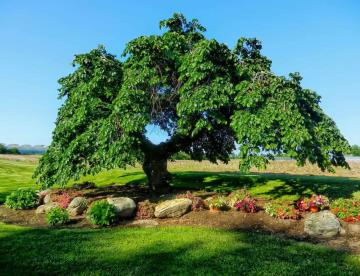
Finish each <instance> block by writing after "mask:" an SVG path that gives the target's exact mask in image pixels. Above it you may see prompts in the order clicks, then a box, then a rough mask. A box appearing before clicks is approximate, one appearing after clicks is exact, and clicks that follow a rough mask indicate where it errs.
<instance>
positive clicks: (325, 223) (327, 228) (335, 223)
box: [304, 211, 341, 238]
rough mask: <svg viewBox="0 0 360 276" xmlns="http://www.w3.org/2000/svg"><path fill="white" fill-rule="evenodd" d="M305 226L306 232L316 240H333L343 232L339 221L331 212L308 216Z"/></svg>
mask: <svg viewBox="0 0 360 276" xmlns="http://www.w3.org/2000/svg"><path fill="white" fill-rule="evenodd" d="M304 224H305V226H304V232H305V233H306V234H308V235H309V236H312V237H316V238H331V237H334V236H336V235H337V234H339V232H340V230H341V225H340V222H339V220H338V219H337V217H336V216H335V215H334V214H333V213H331V212H330V211H321V212H318V213H311V214H308V215H307V216H306V217H305V222H304Z"/></svg>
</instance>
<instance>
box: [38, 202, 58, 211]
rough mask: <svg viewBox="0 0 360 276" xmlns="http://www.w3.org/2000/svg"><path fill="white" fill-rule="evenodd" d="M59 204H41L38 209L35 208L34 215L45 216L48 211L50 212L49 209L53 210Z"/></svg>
mask: <svg viewBox="0 0 360 276" xmlns="http://www.w3.org/2000/svg"><path fill="white" fill-rule="evenodd" d="M58 206H59V204H58V203H56V202H49V203H47V204H43V205H40V206H39V207H37V208H36V210H35V213H36V214H45V213H47V212H48V211H50V210H51V209H54V208H55V207H58Z"/></svg>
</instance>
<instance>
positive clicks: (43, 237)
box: [0, 225, 360, 275]
mask: <svg viewBox="0 0 360 276" xmlns="http://www.w3.org/2000/svg"><path fill="white" fill-rule="evenodd" d="M0 227H1V228H0V256H1V258H0V267H1V274H4V275H43V274H56V275H65V274H66V275H71V274H83V275H88V274H101V275H103V274H106V275H199V274H200V275H204V274H208V275H217V274H221V275H243V274H252V275H253V274H256V275H300V274H302V275H311V274H316V275H329V274H342V275H347V274H351V273H353V274H354V275H356V274H357V275H358V274H359V273H360V267H359V261H360V260H359V257H354V256H351V255H350V254H349V253H345V252H339V251H334V250H331V249H328V248H324V247H320V246H315V245H310V244H306V243H299V242H295V241H293V240H289V239H284V238H280V237H278V236H274V235H263V234H256V233H250V232H239V231H226V230H220V229H218V230H214V229H206V228H191V227H168V228H150V229H144V228H113V229H92V230H70V229H62V230H55V229H31V228H19V227H14V226H7V225H5V226H4V225H0ZM4 228H5V230H4Z"/></svg>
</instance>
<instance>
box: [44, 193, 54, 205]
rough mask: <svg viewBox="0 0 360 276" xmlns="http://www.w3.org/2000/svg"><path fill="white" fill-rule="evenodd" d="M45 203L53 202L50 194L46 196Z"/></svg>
mask: <svg viewBox="0 0 360 276" xmlns="http://www.w3.org/2000/svg"><path fill="white" fill-rule="evenodd" d="M43 202H44V204H48V203H50V202H52V200H51V196H50V194H47V195H45V197H44V200H43Z"/></svg>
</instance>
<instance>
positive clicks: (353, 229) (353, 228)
mask: <svg viewBox="0 0 360 276" xmlns="http://www.w3.org/2000/svg"><path fill="white" fill-rule="evenodd" d="M347 228H348V231H349V234H350V235H355V236H358V235H360V224H359V223H354V224H351V223H349V224H348V226H347Z"/></svg>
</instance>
